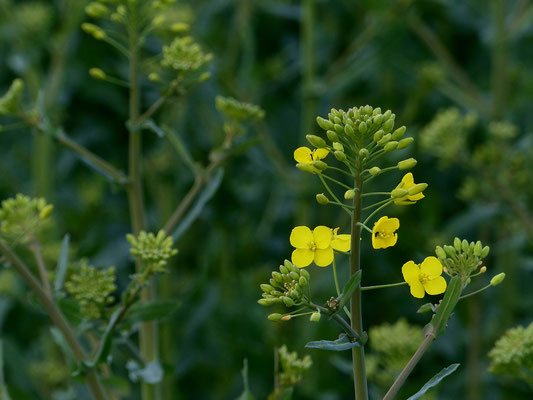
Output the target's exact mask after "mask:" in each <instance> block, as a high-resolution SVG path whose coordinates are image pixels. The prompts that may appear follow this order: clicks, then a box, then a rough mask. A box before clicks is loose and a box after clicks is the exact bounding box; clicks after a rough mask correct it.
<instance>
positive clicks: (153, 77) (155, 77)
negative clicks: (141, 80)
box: [148, 72, 161, 82]
mask: <svg viewBox="0 0 533 400" xmlns="http://www.w3.org/2000/svg"><path fill="white" fill-rule="evenodd" d="M148 80H149V81H150V82H159V81H160V80H161V77H160V76H159V74H158V73H157V72H151V73H150V74H149V75H148Z"/></svg>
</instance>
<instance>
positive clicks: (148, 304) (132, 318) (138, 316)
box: [124, 300, 180, 324]
mask: <svg viewBox="0 0 533 400" xmlns="http://www.w3.org/2000/svg"><path fill="white" fill-rule="evenodd" d="M179 306H180V303H179V302H177V301H175V300H154V301H145V302H139V303H136V304H134V305H133V306H131V308H130V309H129V311H128V313H127V314H126V317H125V318H124V322H126V323H131V324H132V323H135V322H142V321H153V320H157V319H161V318H165V317H169V316H171V315H172V314H174V313H175V312H176V311H177V310H178V308H179Z"/></svg>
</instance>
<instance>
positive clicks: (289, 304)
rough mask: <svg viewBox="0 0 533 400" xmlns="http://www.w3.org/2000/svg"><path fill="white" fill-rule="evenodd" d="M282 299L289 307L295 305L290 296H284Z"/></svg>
mask: <svg viewBox="0 0 533 400" xmlns="http://www.w3.org/2000/svg"><path fill="white" fill-rule="evenodd" d="M281 300H282V301H283V303H284V304H285V305H286V306H287V307H292V306H294V305H295V303H294V300H293V299H291V298H290V297H287V296H284V297H282V298H281Z"/></svg>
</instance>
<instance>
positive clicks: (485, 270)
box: [479, 266, 487, 274]
mask: <svg viewBox="0 0 533 400" xmlns="http://www.w3.org/2000/svg"><path fill="white" fill-rule="evenodd" d="M485 272H487V267H485V266H482V267H481V268H480V269H479V273H480V274H484V273H485Z"/></svg>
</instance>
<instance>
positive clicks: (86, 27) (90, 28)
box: [81, 22, 106, 40]
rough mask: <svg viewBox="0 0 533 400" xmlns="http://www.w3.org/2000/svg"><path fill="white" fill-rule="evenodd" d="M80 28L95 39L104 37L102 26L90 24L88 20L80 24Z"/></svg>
mask: <svg viewBox="0 0 533 400" xmlns="http://www.w3.org/2000/svg"><path fill="white" fill-rule="evenodd" d="M81 29H82V30H83V31H84V32H85V33H88V34H89V35H91V36H92V37H94V38H95V39H97V40H102V39H105V37H106V33H105V32H104V31H103V29H102V28H100V27H99V26H97V25H95V24H90V23H88V22H85V23H83V24H81Z"/></svg>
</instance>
